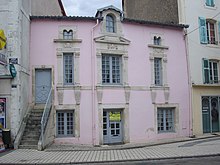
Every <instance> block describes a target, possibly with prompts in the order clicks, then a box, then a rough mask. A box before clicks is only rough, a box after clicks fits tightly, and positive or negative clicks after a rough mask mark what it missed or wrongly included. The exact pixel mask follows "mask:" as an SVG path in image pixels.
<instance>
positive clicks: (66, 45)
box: [64, 43, 73, 48]
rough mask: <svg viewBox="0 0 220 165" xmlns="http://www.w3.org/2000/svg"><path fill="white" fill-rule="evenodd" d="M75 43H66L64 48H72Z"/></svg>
mask: <svg viewBox="0 0 220 165" xmlns="http://www.w3.org/2000/svg"><path fill="white" fill-rule="evenodd" d="M72 47H73V45H72V44H71V43H65V44H64V48H72Z"/></svg>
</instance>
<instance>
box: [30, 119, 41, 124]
mask: <svg viewBox="0 0 220 165" xmlns="http://www.w3.org/2000/svg"><path fill="white" fill-rule="evenodd" d="M27 124H30V125H39V124H41V121H38V120H28V121H27Z"/></svg>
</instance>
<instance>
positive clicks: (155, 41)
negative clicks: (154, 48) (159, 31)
mask: <svg viewBox="0 0 220 165" xmlns="http://www.w3.org/2000/svg"><path fill="white" fill-rule="evenodd" d="M154 45H161V37H157V36H154Z"/></svg>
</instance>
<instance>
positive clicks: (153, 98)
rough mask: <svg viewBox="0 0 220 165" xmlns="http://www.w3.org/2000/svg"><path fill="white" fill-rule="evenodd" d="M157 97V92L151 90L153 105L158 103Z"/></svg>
mask: <svg viewBox="0 0 220 165" xmlns="http://www.w3.org/2000/svg"><path fill="white" fill-rule="evenodd" d="M156 96H157V92H156V91H155V90H151V100H152V104H155V103H156Z"/></svg>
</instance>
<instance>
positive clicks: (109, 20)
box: [106, 14, 116, 33]
mask: <svg viewBox="0 0 220 165" xmlns="http://www.w3.org/2000/svg"><path fill="white" fill-rule="evenodd" d="M106 32H109V33H115V32H116V31H115V18H114V17H113V16H112V15H110V14H107V15H106Z"/></svg>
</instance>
